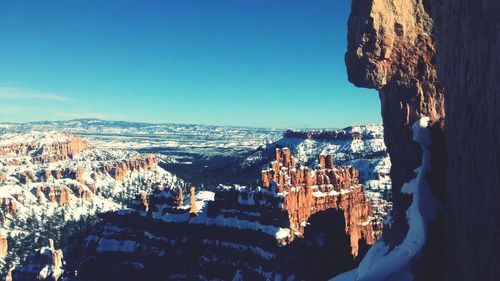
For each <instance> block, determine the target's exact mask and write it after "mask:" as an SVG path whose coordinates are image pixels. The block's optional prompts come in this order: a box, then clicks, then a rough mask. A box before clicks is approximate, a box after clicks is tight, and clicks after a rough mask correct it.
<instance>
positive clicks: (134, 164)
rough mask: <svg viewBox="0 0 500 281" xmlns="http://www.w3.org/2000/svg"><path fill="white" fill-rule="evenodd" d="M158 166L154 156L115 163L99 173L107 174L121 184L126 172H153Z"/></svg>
mask: <svg viewBox="0 0 500 281" xmlns="http://www.w3.org/2000/svg"><path fill="white" fill-rule="evenodd" d="M157 165H158V159H157V158H156V157H155V156H154V155H149V156H147V157H144V158H136V159H130V160H127V161H121V162H116V163H112V164H108V165H105V166H104V167H103V168H102V169H101V172H107V173H109V174H110V175H111V176H112V177H113V178H114V179H115V180H117V181H119V182H123V180H124V179H125V175H126V174H127V173H128V172H135V171H141V170H153V169H155V168H156V166H157Z"/></svg>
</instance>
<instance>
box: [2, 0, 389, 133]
mask: <svg viewBox="0 0 500 281" xmlns="http://www.w3.org/2000/svg"><path fill="white" fill-rule="evenodd" d="M349 8H350V1H348V0H321V1H319V0H318V1H316V0H303V1H294V0H283V1H277V0H276V1H275V0H217V1H215V0H214V1H208V0H204V1H201V0H200V1H189V0H188V1H187V0H179V1H124V0H117V1H103V0H100V1H88V0H87V1H23V0H20V1H17V0H16V1H10V0H0V34H1V35H0V36H1V38H2V40H1V42H2V43H1V44H0V103H1V106H0V122H6V121H8V122H25V121H33V120H65V119H73V118H86V117H93V118H102V119H112V120H128V121H142V122H155V123H198V124H216V125H242V126H258V127H282V128H285V127H294V128H298V127H318V128H323V127H324V128H336V127H343V126H346V125H349V124H360V123H366V122H379V121H380V120H381V118H380V105H379V100H378V95H377V94H376V92H375V91H373V90H366V89H360V88H355V87H354V86H352V85H351V84H350V83H349V82H348V81H347V76H346V71H345V65H344V59H343V57H344V52H345V49H346V36H347V34H346V32H347V26H346V25H347V18H348V15H349Z"/></svg>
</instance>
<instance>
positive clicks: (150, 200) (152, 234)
mask: <svg viewBox="0 0 500 281" xmlns="http://www.w3.org/2000/svg"><path fill="white" fill-rule="evenodd" d="M292 173H295V174H293V176H291V175H292ZM262 175H263V180H264V182H263V185H264V187H263V188H261V187H257V188H247V187H240V186H233V187H228V186H220V187H219V189H218V190H217V192H216V193H215V195H214V194H213V193H210V192H203V191H202V192H198V193H197V194H195V189H194V187H192V188H191V189H190V196H189V197H190V198H189V201H188V202H189V204H186V202H185V200H184V196H183V190H182V188H179V187H175V186H174V187H173V186H160V187H158V188H156V189H155V190H154V191H152V192H151V193H150V194H149V195H148V196H147V197H146V195H145V194H144V193H142V194H140V195H138V196H137V198H136V199H135V200H134V201H133V202H132V206H133V209H128V210H122V211H118V212H115V213H109V214H105V215H104V216H103V220H104V224H103V225H102V226H101V228H100V229H97V230H96V231H95V233H94V234H92V235H91V236H89V237H88V238H87V240H86V241H87V242H86V243H87V246H86V249H87V250H86V251H87V253H86V256H85V258H84V263H83V266H82V268H81V272H80V273H81V276H82V278H83V279H84V280H94V279H95V278H107V279H108V280H133V279H134V278H135V279H137V278H141V279H143V280H154V278H155V276H156V277H157V276H159V275H161V276H166V277H165V278H166V279H168V280H199V279H200V278H201V279H203V278H208V279H216V278H218V279H222V280H231V279H232V278H233V276H234V275H235V274H236V273H237V272H240V273H239V274H242V275H243V276H245V279H248V280H266V279H272V280H274V279H279V278H285V279H286V278H287V277H290V276H300V278H301V279H309V278H310V276H308V275H307V273H308V272H309V268H310V267H309V266H307V265H309V262H310V261H303V260H302V259H300V258H299V257H300V256H301V252H302V251H303V250H304V249H305V248H307V247H310V246H309V244H308V243H309V242H308V243H305V242H301V241H302V240H303V239H305V238H307V237H309V235H308V236H307V237H305V234H304V233H306V232H308V228H307V227H306V225H307V224H308V220H309V219H310V218H311V217H313V216H315V215H316V214H320V213H322V212H324V211H326V210H331V211H333V212H334V213H335V214H338V220H331V221H330V222H325V224H326V225H328V223H331V224H333V226H330V227H329V228H330V229H332V228H333V229H336V230H337V232H336V234H335V235H336V236H335V237H332V239H333V241H336V242H334V243H337V244H338V245H339V246H338V247H337V250H338V251H341V252H333V253H330V255H327V257H328V258H327V257H324V260H323V262H326V260H329V259H331V258H334V257H341V256H342V257H345V258H346V259H347V260H348V261H351V263H352V265H351V264H349V265H344V264H343V263H340V262H339V263H338V264H337V265H335V266H332V267H330V268H329V270H330V269H334V270H337V271H339V270H342V269H345V268H349V266H354V265H355V262H354V259H355V257H356V256H357V255H358V254H360V255H361V256H362V255H363V254H364V251H365V250H366V245H369V244H373V243H374V242H375V240H376V239H377V237H378V236H379V235H380V230H381V229H380V225H379V223H378V221H377V220H375V219H374V216H373V213H372V209H371V206H370V203H369V202H368V200H367V199H366V197H365V196H364V193H363V187H362V186H361V185H359V184H358V180H357V178H356V177H357V171H356V170H355V169H353V168H348V167H336V166H334V163H333V157H331V156H321V158H320V164H319V166H318V169H306V168H305V167H303V166H301V165H299V164H297V163H296V161H295V159H294V157H293V156H292V155H291V153H290V150H289V149H287V148H283V149H278V150H276V160H275V161H274V162H272V163H271V164H270V168H269V169H267V170H264V171H263V173H262ZM265 181H267V184H265ZM214 196H215V197H214ZM315 235H320V236H318V237H322V236H321V235H322V234H321V233H319V234H318V233H311V234H310V236H311V237H315ZM308 239H312V240H314V239H316V240H318V239H319V240H321V239H320V238H317V237H316V238H308ZM316 240H315V241H316ZM304 241H305V240H304ZM308 241H309V240H308ZM340 241H342V242H340ZM344 241H345V244H344ZM360 244H362V245H363V246H362V247H361V246H360ZM360 248H362V250H360ZM311 251H312V250H311ZM321 260H322V259H321ZM165 265H168V266H165ZM103 272H106V276H102V274H103ZM330 273H331V272H330ZM324 277H328V275H326V276H323V277H322V278H324Z"/></svg>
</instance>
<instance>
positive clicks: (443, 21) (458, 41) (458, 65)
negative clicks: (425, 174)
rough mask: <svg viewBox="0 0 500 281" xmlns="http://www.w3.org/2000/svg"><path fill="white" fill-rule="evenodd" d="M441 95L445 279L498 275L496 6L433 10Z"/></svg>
mask: <svg viewBox="0 0 500 281" xmlns="http://www.w3.org/2000/svg"><path fill="white" fill-rule="evenodd" d="M432 11H433V18H434V22H435V34H436V42H437V46H438V52H437V59H436V61H437V67H438V71H439V79H440V81H441V82H442V83H443V85H444V86H445V88H446V96H445V107H446V130H445V136H446V147H447V188H446V205H445V217H444V218H445V234H446V258H447V268H449V269H450V270H448V271H447V272H446V277H447V279H448V280H495V279H498V276H500V256H499V252H498V247H499V242H498V237H500V228H499V226H498V214H499V207H498V202H500V189H499V188H498V186H499V182H500V172H499V171H500V170H499V169H500V80H499V79H500V70H499V66H500V2H499V1H497V0H480V1H473V2H472V1H464V0H440V1H434V2H433V3H432Z"/></svg>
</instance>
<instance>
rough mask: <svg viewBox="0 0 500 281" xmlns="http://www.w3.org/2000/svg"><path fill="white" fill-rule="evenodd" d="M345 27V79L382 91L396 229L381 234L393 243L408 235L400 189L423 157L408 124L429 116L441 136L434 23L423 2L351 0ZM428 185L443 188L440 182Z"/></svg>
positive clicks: (405, 202)
mask: <svg viewBox="0 0 500 281" xmlns="http://www.w3.org/2000/svg"><path fill="white" fill-rule="evenodd" d="M348 29H349V32H348V46H347V53H346V55H345V61H346V65H347V72H348V77H349V81H351V82H352V83H353V84H354V85H356V86H358V87H367V88H374V89H376V90H378V91H379V95H380V101H381V104H382V118H383V122H384V138H385V143H386V145H387V149H388V152H389V154H390V155H391V162H392V168H391V179H392V191H393V200H394V202H395V204H394V209H393V212H392V213H393V219H394V222H395V223H394V224H393V226H394V227H395V228H396V229H395V230H394V231H386V232H385V233H384V237H385V239H386V240H388V241H389V242H391V243H392V244H394V245H397V244H399V243H400V242H401V240H402V239H403V238H404V237H405V236H406V231H407V225H406V221H405V220H406V219H405V212H406V209H407V207H408V206H409V203H410V202H411V201H410V200H411V198H408V196H406V195H403V194H401V192H400V190H401V187H402V185H403V183H404V182H407V181H408V180H410V179H411V178H413V176H414V173H413V170H414V169H415V168H416V167H417V166H418V165H419V164H420V160H421V150H420V148H419V147H418V145H416V143H415V142H413V140H412V137H411V132H410V126H411V125H412V124H413V123H414V122H415V121H417V120H418V119H420V118H421V117H423V116H427V117H429V118H430V120H431V123H435V124H436V125H434V127H436V128H437V129H436V131H437V132H436V133H435V134H434V136H435V138H441V139H442V136H443V133H442V130H443V127H444V126H443V121H442V120H443V118H444V117H445V112H444V93H443V87H442V86H441V85H440V84H439V83H438V80H437V71H436V66H435V58H434V56H435V53H436V47H435V42H434V39H433V33H432V32H433V22H432V19H431V16H430V15H429V12H428V11H427V10H426V7H425V6H424V3H423V2H422V1H416V0H406V1H399V0H370V1H364V0H354V1H353V2H352V11H351V15H350V17H349V23H348ZM437 142H439V140H436V143H437ZM435 159H437V158H435ZM438 165H440V166H443V164H442V163H437V164H436V166H438ZM436 168H439V167H436ZM432 188H433V189H435V190H440V191H441V192H442V190H443V186H433V187H432ZM438 192H439V191H438ZM396 202H397V203H396Z"/></svg>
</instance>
